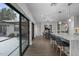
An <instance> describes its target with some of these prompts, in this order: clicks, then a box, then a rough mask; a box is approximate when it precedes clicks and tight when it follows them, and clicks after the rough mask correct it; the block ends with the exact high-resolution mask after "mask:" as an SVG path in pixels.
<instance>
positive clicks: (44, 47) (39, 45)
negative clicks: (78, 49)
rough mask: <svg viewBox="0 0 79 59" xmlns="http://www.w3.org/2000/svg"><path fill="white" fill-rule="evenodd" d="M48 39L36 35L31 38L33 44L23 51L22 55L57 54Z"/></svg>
mask: <svg viewBox="0 0 79 59" xmlns="http://www.w3.org/2000/svg"><path fill="white" fill-rule="evenodd" d="M58 55H59V54H58V53H56V51H55V49H54V48H53V46H52V45H51V44H50V42H49V40H48V39H45V38H42V37H37V38H35V39H34V40H33V45H32V46H30V47H29V48H28V49H27V51H26V52H25V54H24V56H58Z"/></svg>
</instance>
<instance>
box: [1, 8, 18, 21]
mask: <svg viewBox="0 0 79 59" xmlns="http://www.w3.org/2000/svg"><path fill="white" fill-rule="evenodd" d="M15 18H16V13H15V12H14V11H13V10H12V9H7V8H3V9H1V12H0V20H12V19H15Z"/></svg>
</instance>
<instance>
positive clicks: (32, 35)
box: [32, 23, 34, 40]
mask: <svg viewBox="0 0 79 59" xmlns="http://www.w3.org/2000/svg"><path fill="white" fill-rule="evenodd" d="M33 39H34V23H32V40H33Z"/></svg>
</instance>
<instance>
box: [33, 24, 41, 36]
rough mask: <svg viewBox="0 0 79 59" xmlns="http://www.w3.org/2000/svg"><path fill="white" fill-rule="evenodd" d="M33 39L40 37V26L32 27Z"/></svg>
mask: <svg viewBox="0 0 79 59" xmlns="http://www.w3.org/2000/svg"><path fill="white" fill-rule="evenodd" d="M34 34H35V35H34V37H36V36H40V35H41V24H39V23H38V24H35V27H34Z"/></svg>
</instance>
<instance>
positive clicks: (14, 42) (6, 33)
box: [0, 3, 19, 56]
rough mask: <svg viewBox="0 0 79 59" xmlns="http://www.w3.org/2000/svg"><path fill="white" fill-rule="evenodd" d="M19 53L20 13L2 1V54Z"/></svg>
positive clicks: (0, 20) (0, 42)
mask: <svg viewBox="0 0 79 59" xmlns="http://www.w3.org/2000/svg"><path fill="white" fill-rule="evenodd" d="M1 55H2V56H3V55H5V56H7V55H8V56H9V55H19V14H18V13H16V12H15V11H14V10H12V9H11V8H9V7H8V6H7V5H6V4H2V3H0V56H1Z"/></svg>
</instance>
